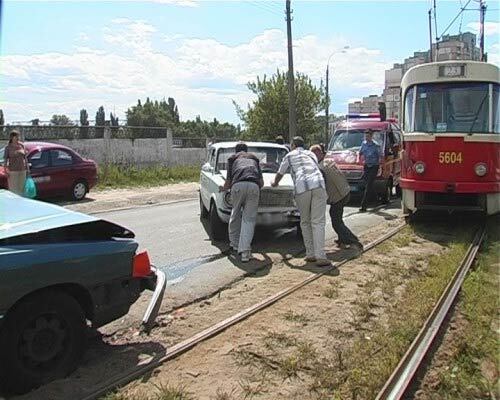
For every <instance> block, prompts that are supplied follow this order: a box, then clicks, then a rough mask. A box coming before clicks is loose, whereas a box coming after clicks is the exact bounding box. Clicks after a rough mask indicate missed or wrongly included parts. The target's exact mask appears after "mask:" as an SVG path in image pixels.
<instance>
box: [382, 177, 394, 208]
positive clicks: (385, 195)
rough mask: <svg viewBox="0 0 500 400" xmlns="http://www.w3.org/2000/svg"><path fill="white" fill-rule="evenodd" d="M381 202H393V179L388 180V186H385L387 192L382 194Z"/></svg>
mask: <svg viewBox="0 0 500 400" xmlns="http://www.w3.org/2000/svg"><path fill="white" fill-rule="evenodd" d="M380 197H381V200H382V203H385V204H387V203H389V201H391V197H392V179H388V180H387V184H386V185H385V190H384V192H383V193H382V194H381V196H380Z"/></svg>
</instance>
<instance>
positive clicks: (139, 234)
mask: <svg viewBox="0 0 500 400" xmlns="http://www.w3.org/2000/svg"><path fill="white" fill-rule="evenodd" d="M398 215H400V206H399V201H393V202H392V204H391V205H390V206H389V207H388V208H384V209H379V210H375V211H374V212H368V213H363V214H360V213H358V207H357V206H356V205H355V204H353V206H352V207H346V208H345V212H344V216H345V219H346V223H347V225H348V226H350V228H351V229H352V230H353V231H354V232H355V233H360V232H363V231H365V230H366V229H369V228H370V227H372V226H375V225H377V224H378V223H380V222H382V221H384V220H385V219H392V218H395V217H396V216H398ZM99 216H100V217H101V218H103V219H107V220H109V221H112V222H115V223H118V224H120V225H123V226H126V227H127V228H129V229H131V230H132V231H133V232H135V234H136V239H137V240H138V242H139V243H140V248H142V249H147V250H148V253H149V255H150V258H151V260H152V262H153V264H155V265H156V266H158V267H160V268H161V269H163V270H164V271H165V272H166V273H167V280H168V285H169V287H168V290H167V297H168V298H170V300H171V301H170V303H174V305H176V304H177V305H178V304H182V303H185V302H189V301H193V300H195V299H197V298H201V297H204V296H207V295H209V294H211V293H214V292H215V291H217V290H218V289H219V288H221V287H224V286H225V285H228V284H230V283H231V282H233V281H234V280H236V279H239V278H241V277H242V276H243V275H245V274H247V273H249V272H250V273H251V272H254V271H257V270H258V269H260V268H262V266H263V265H265V264H266V263H267V264H269V260H270V259H272V258H273V256H272V255H274V256H275V255H276V254H278V255H281V256H286V255H287V254H294V253H296V252H297V251H300V249H301V248H302V246H303V245H302V241H301V240H300V239H299V238H298V237H297V235H296V231H295V229H278V230H268V229H266V230H262V229H258V230H257V231H256V233H255V237H254V243H253V251H254V253H258V254H259V260H258V261H255V262H251V263H249V264H241V263H239V262H238V261H237V260H235V259H231V258H228V257H227V256H225V255H223V254H221V252H222V251H224V250H226V249H227V244H226V243H214V242H212V241H211V240H210V238H209V235H208V232H207V229H208V227H207V226H206V223H205V224H204V223H203V222H202V221H200V217H199V206H198V202H197V201H184V202H179V203H174V204H168V205H161V206H151V207H141V208H137V209H129V210H122V211H116V212H110V213H105V214H100V215H99ZM327 217H328V215H327ZM327 221H328V224H327V240H329V239H332V238H335V233H334V232H333V230H332V228H331V225H330V222H329V217H328V218H327Z"/></svg>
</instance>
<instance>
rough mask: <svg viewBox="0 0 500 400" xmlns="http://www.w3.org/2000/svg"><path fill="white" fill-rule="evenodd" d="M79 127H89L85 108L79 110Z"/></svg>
mask: <svg viewBox="0 0 500 400" xmlns="http://www.w3.org/2000/svg"><path fill="white" fill-rule="evenodd" d="M80 125H81V126H89V113H88V112H87V110H86V109H85V108H84V109H82V110H80Z"/></svg>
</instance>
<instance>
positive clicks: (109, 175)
mask: <svg viewBox="0 0 500 400" xmlns="http://www.w3.org/2000/svg"><path fill="white" fill-rule="evenodd" d="M199 178H200V167H198V166H179V167H162V166H154V167H146V168H136V167H123V166H117V165H108V166H103V167H102V168H100V169H99V180H98V183H97V189H101V190H102V189H119V188H127V187H152V186H163V185H169V184H173V183H180V182H197V181H198V180H199Z"/></svg>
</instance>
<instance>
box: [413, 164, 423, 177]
mask: <svg viewBox="0 0 500 400" xmlns="http://www.w3.org/2000/svg"><path fill="white" fill-rule="evenodd" d="M413 168H414V169H415V172H416V173H417V174H423V173H424V172H425V164H424V163H423V162H422V161H418V162H416V163H415V165H414V166H413Z"/></svg>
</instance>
